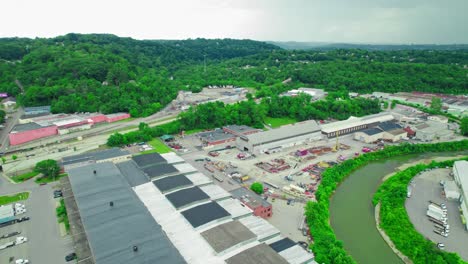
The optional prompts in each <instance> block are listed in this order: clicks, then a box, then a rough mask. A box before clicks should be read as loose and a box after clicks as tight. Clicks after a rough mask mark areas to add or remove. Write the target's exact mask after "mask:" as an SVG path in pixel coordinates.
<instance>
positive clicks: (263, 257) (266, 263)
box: [226, 243, 288, 264]
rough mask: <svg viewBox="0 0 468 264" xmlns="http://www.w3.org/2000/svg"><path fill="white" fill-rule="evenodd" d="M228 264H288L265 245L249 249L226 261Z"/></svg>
mask: <svg viewBox="0 0 468 264" xmlns="http://www.w3.org/2000/svg"><path fill="white" fill-rule="evenodd" d="M226 262H227V263H228V264H272V263H275V264H288V262H287V261H286V260H285V259H284V258H283V257H281V256H280V255H279V254H278V253H276V252H275V251H274V250H273V249H272V248H271V247H269V246H267V245H266V244H265V243H263V244H259V245H257V246H255V247H251V248H249V249H247V250H244V251H242V252H241V253H239V254H237V255H235V256H233V257H230V258H228V259H227V260H226Z"/></svg>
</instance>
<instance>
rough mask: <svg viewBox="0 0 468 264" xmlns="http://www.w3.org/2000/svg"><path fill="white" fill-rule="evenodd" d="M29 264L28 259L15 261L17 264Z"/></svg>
mask: <svg viewBox="0 0 468 264" xmlns="http://www.w3.org/2000/svg"><path fill="white" fill-rule="evenodd" d="M27 263H29V260H27V259H17V260H16V261H15V264H27Z"/></svg>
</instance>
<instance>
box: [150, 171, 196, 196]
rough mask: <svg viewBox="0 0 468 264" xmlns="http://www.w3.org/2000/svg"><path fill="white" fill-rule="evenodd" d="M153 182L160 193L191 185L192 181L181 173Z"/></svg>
mask: <svg viewBox="0 0 468 264" xmlns="http://www.w3.org/2000/svg"><path fill="white" fill-rule="evenodd" d="M153 183H154V185H156V187H158V189H159V190H160V191H161V192H162V193H165V192H170V191H173V190H176V189H179V188H184V187H187V186H191V185H193V183H192V182H191V181H190V180H189V179H187V177H185V175H182V174H181V175H176V176H172V177H166V178H162V179H160V180H157V181H153Z"/></svg>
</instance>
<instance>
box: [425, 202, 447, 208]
mask: <svg viewBox="0 0 468 264" xmlns="http://www.w3.org/2000/svg"><path fill="white" fill-rule="evenodd" d="M429 203H430V204H433V205H435V206H438V207H440V209H445V210H446V209H447V206H446V205H445V204H444V203H440V204H439V203H436V202H434V201H429Z"/></svg>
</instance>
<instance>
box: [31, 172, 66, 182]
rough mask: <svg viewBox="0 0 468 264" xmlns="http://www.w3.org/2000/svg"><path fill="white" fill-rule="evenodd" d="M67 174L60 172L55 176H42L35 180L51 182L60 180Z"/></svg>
mask: <svg viewBox="0 0 468 264" xmlns="http://www.w3.org/2000/svg"><path fill="white" fill-rule="evenodd" d="M66 176H68V174H66V173H62V174H59V175H58V176H57V177H55V178H43V177H41V178H37V179H36V181H35V182H36V183H49V182H54V181H58V180H60V178H62V177H66Z"/></svg>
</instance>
